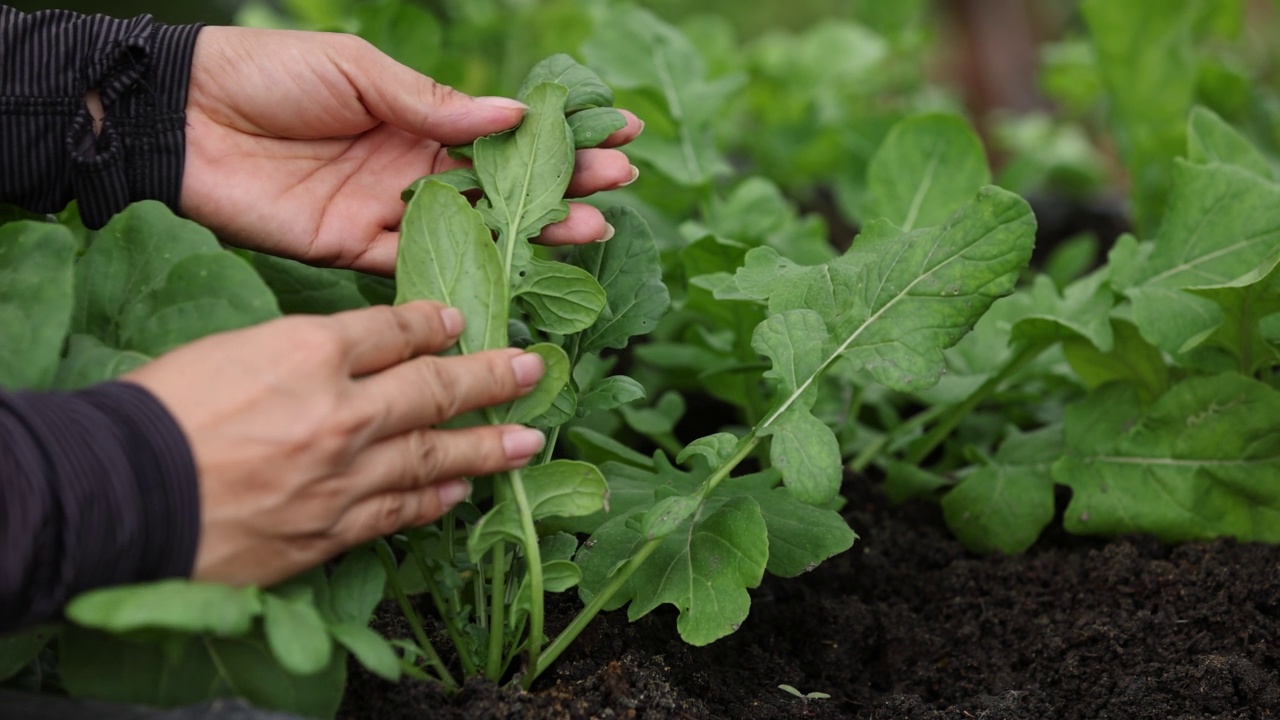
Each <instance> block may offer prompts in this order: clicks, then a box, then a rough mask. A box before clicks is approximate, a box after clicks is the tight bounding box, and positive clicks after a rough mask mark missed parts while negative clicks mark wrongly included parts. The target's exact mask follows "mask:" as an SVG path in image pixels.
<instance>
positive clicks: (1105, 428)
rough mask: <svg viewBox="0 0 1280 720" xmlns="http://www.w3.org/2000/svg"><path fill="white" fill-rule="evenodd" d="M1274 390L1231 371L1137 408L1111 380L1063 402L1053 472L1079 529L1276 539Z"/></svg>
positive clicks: (1072, 526) (1279, 486)
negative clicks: (1060, 445)
mask: <svg viewBox="0 0 1280 720" xmlns="http://www.w3.org/2000/svg"><path fill="white" fill-rule="evenodd" d="M1277 417H1280V392H1277V391H1276V390H1274V389H1272V388H1271V387H1270V386H1268V385H1266V384H1263V383H1260V382H1257V381H1255V380H1252V379H1250V378H1246V377H1243V376H1240V375H1236V374H1225V375H1217V376H1209V377H1197V378H1190V379H1188V380H1184V381H1183V382H1181V383H1179V384H1177V385H1175V386H1174V387H1173V388H1172V389H1170V390H1169V391H1168V392H1167V393H1165V394H1164V395H1163V396H1162V397H1161V398H1160V399H1159V400H1157V401H1156V402H1155V403H1154V404H1153V405H1152V406H1151V407H1150V409H1148V410H1146V411H1143V406H1142V403H1141V400H1140V398H1139V396H1138V393H1137V390H1136V389H1135V388H1134V387H1133V386H1131V385H1126V384H1112V385H1108V386H1105V387H1103V388H1100V389H1099V390H1097V391H1095V392H1094V393H1093V394H1092V395H1090V397H1089V398H1088V399H1087V400H1086V401H1085V402H1083V403H1080V404H1078V405H1076V406H1073V407H1071V408H1069V409H1068V411H1067V418H1066V456H1065V457H1063V458H1062V460H1061V461H1059V462H1058V463H1057V464H1056V465H1055V466H1054V468H1053V477H1054V480H1056V481H1057V482H1059V483H1062V484H1064V485H1067V486H1069V487H1070V488H1071V489H1072V491H1073V493H1074V495H1073V497H1072V500H1071V504H1070V505H1069V506H1068V507H1067V510H1066V516H1065V518H1064V524H1065V525H1066V528H1067V530H1069V531H1071V532H1073V533H1080V534H1101V535H1114V534H1120V533H1133V532H1141V533H1151V534H1154V535H1156V536H1157V537H1159V538H1160V539H1161V540H1164V541H1166V542H1181V541H1188V540H1206V539H1210V538H1214V537H1220V536H1223V535H1227V536H1234V537H1236V538H1238V539H1240V540H1244V541H1262V542H1280V425H1277V423H1276V418H1277Z"/></svg>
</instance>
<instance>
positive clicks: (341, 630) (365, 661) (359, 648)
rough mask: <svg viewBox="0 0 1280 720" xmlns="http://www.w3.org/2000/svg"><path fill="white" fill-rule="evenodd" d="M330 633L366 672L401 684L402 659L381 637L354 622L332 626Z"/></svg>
mask: <svg viewBox="0 0 1280 720" xmlns="http://www.w3.org/2000/svg"><path fill="white" fill-rule="evenodd" d="M329 632H330V633H332V634H333V639H334V640H336V641H338V644H339V645H342V647H344V648H346V649H347V650H349V651H351V655H352V657H354V658H355V659H356V660H357V661H359V662H360V664H361V665H363V666H364V668H365V669H366V670H368V671H369V672H371V673H373V674H374V675H377V676H378V677H380V678H382V679H383V680H386V681H388V682H393V683H394V682H400V675H401V673H400V658H399V657H397V656H396V651H395V650H394V649H393V648H392V647H391V643H389V642H387V641H386V639H384V638H383V637H382V636H381V635H379V634H378V633H376V632H374V631H373V630H370V629H369V628H368V627H366V626H365V625H362V624H360V623H354V622H351V623H340V624H338V625H330V626H329Z"/></svg>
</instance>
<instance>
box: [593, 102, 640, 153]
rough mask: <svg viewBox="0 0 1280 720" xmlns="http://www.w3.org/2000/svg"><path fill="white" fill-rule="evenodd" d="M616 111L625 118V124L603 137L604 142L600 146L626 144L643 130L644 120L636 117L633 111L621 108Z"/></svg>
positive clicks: (613, 146) (611, 146) (612, 146)
mask: <svg viewBox="0 0 1280 720" xmlns="http://www.w3.org/2000/svg"><path fill="white" fill-rule="evenodd" d="M618 112H620V113H622V117H624V118H626V119H627V124H626V125H625V126H624V127H623V128H622V129H621V130H618V131H616V132H614V133H613V134H612V135H610V136H609V137H607V138H605V139H604V142H602V143H600V147H602V148H615V147H618V146H619V145H626V144H627V143H629V142H631V141H632V140H635V139H636V136H638V135H639V134H640V133H641V132H643V131H644V121H643V120H641V119H640V118H638V117H636V116H635V113H633V112H631V111H630V110H621V109H619V110H618Z"/></svg>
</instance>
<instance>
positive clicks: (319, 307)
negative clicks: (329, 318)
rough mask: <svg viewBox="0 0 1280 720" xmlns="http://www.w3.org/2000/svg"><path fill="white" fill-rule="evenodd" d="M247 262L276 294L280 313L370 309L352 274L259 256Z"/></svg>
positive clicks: (348, 271)
mask: <svg viewBox="0 0 1280 720" xmlns="http://www.w3.org/2000/svg"><path fill="white" fill-rule="evenodd" d="M249 262H250V263H251V264H252V265H253V268H254V269H255V270H257V271H258V274H259V275H261V276H262V279H263V280H264V281H265V282H266V283H267V287H269V288H271V291H272V292H274V293H275V295H276V300H277V301H278V302H279V303H280V310H282V311H283V312H286V313H305V314H309V315H330V314H332V313H337V312H342V311H344V310H355V309H357V308H362V307H368V306H369V301H368V300H366V299H365V297H364V295H361V294H360V289H359V287H358V286H357V285H356V282H357V277H358V275H359V274H358V273H356V272H354V271H351V270H339V269H335V268H318V267H311V266H310V265H303V264H302V263H300V262H297V261H294V260H287V259H285V258H281V257H276V256H274V255H264V254H262V253H249Z"/></svg>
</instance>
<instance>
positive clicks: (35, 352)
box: [0, 220, 76, 390]
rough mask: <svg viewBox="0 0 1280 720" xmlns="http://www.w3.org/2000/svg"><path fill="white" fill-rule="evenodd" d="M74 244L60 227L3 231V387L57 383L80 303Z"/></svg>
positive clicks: (11, 226)
mask: <svg viewBox="0 0 1280 720" xmlns="http://www.w3.org/2000/svg"><path fill="white" fill-rule="evenodd" d="M75 252H76V242H75V238H74V237H73V236H72V235H71V233H70V231H68V230H67V229H66V228H64V227H62V226H60V225H54V224H52V223H46V222H34V221H30V220H27V221H21V222H13V223H8V224H6V225H4V226H3V227H0V387H5V388H8V389H12V390H43V389H46V388H47V387H48V386H49V384H50V383H51V382H52V381H53V375H54V372H55V371H56V369H57V367H58V359H59V356H60V355H61V354H62V344H63V342H65V341H66V339H67V332H68V331H69V330H70V328H71V311H72V307H73V303H74V301H75V294H74V293H75V290H74V287H75V285H74V283H75V271H74V262H75V260H74V258H75Z"/></svg>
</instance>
